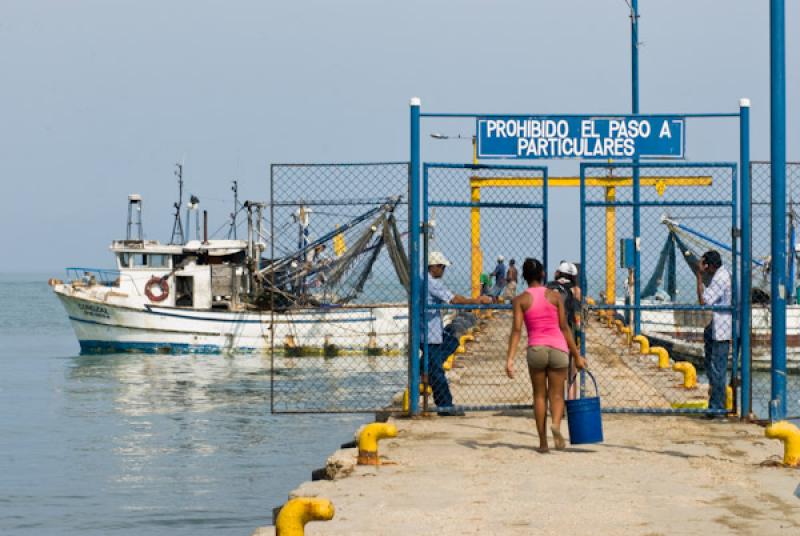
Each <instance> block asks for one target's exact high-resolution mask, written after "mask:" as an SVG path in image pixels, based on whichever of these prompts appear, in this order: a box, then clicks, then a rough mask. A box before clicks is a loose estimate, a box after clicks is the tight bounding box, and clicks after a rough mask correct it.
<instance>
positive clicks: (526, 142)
mask: <svg viewBox="0 0 800 536" xmlns="http://www.w3.org/2000/svg"><path fill="white" fill-rule="evenodd" d="M684 130H685V122H684V118H683V117H680V116H657V117H656V116H621V117H597V116H558V115H548V116H507V117H490V118H483V117H479V118H478V119H477V125H476V132H477V133H478V135H477V143H478V158H527V159H535V158H580V159H584V160H593V159H597V160H605V159H608V158H613V159H631V158H634V157H637V156H638V157H640V158H683V152H684V142H685V140H684Z"/></svg>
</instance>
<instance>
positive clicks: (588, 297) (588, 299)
mask: <svg viewBox="0 0 800 536" xmlns="http://www.w3.org/2000/svg"><path fill="white" fill-rule="evenodd" d="M586 303H587V305H596V304H597V302H596V301H594V298H592V297H591V296H587V297H586Z"/></svg>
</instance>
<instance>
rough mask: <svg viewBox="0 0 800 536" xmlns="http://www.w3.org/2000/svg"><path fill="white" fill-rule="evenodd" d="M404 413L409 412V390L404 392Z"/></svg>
mask: <svg viewBox="0 0 800 536" xmlns="http://www.w3.org/2000/svg"><path fill="white" fill-rule="evenodd" d="M403 411H405V412H408V389H406V390H405V391H403Z"/></svg>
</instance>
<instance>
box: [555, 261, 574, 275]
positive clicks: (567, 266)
mask: <svg viewBox="0 0 800 536" xmlns="http://www.w3.org/2000/svg"><path fill="white" fill-rule="evenodd" d="M556 271H557V272H561V273H562V274H567V275H578V267H577V266H575V265H574V264H572V263H571V262H567V261H564V262H562V263H561V264H559V265H558V268H556Z"/></svg>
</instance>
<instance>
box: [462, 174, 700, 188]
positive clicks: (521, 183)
mask: <svg viewBox="0 0 800 536" xmlns="http://www.w3.org/2000/svg"><path fill="white" fill-rule="evenodd" d="M469 183H470V186H472V187H475V186H477V187H489V188H491V187H495V188H531V187H540V188H541V187H542V186H543V185H544V181H543V180H542V179H541V178H538V177H506V178H490V177H470V179H469ZM639 184H640V185H641V186H656V187H661V186H681V187H682V186H711V185H712V184H713V181H712V179H711V177H709V176H702V177H683V176H681V177H640V179H639ZM547 185H548V186H554V187H557V188H569V187H572V188H574V187H578V186H580V185H581V179H580V177H548V179H547ZM586 186H602V187H608V186H633V179H632V178H631V177H587V178H586Z"/></svg>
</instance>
